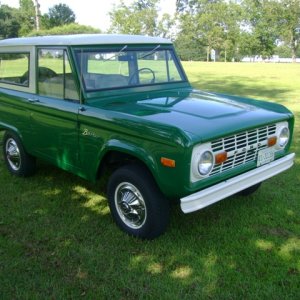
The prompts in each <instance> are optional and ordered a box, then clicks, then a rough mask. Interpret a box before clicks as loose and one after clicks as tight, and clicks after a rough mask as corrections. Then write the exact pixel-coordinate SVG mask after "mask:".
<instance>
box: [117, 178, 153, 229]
mask: <svg viewBox="0 0 300 300" xmlns="http://www.w3.org/2000/svg"><path fill="white" fill-rule="evenodd" d="M114 198H115V199H114V200H115V206H116V209H117V212H118V214H119V216H120V218H121V219H122V220H123V222H124V223H125V224H126V225H127V226H128V227H130V228H132V229H139V228H141V227H142V226H143V225H144V224H145V222H146V219H147V208H146V205H145V201H144V199H143V196H142V194H141V193H140V191H139V190H138V189H137V188H136V187H135V186H134V185H133V184H131V183H128V182H122V183H120V184H119V185H118V186H117V188H116V190H115V197H114Z"/></svg>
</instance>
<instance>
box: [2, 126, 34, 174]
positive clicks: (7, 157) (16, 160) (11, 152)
mask: <svg viewBox="0 0 300 300" xmlns="http://www.w3.org/2000/svg"><path fill="white" fill-rule="evenodd" d="M3 157H4V161H5V164H6V167H7V169H8V170H9V172H10V173H11V174H13V175H16V176H20V177H28V176H31V175H33V174H34V172H35V169H36V161H35V158H34V157H33V156H31V155H30V154H28V153H27V152H26V151H25V149H24V147H23V144H22V142H21V140H20V138H19V137H18V136H17V135H16V134H15V133H12V132H5V134H4V137H3Z"/></svg>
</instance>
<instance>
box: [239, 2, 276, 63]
mask: <svg viewBox="0 0 300 300" xmlns="http://www.w3.org/2000/svg"><path fill="white" fill-rule="evenodd" d="M242 7H243V9H244V28H245V30H244V34H243V36H244V37H247V38H244V39H243V41H244V42H246V44H245V43H241V45H240V49H241V52H242V53H243V54H245V55H250V56H255V55H261V56H262V57H270V56H272V55H273V54H274V51H275V48H276V40H277V39H278V38H279V32H278V27H277V22H278V19H277V16H278V2H277V1H276V0H268V1H265V0H243V1H242ZM249 45H251V46H250V47H249Z"/></svg>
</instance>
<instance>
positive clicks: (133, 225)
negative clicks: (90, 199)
mask: <svg viewBox="0 0 300 300" xmlns="http://www.w3.org/2000/svg"><path fill="white" fill-rule="evenodd" d="M107 194H108V201H109V207H110V210H111V214H112V216H113V219H114V221H115V222H116V223H117V225H118V226H119V227H120V228H121V229H122V230H123V231H125V232H126V233H128V234H129V235H132V236H135V237H139V238H143V239H153V238H156V237H158V236H159V235H161V234H162V233H164V232H165V230H166V227H167V225H168V222H169V214H170V208H169V202H168V200H167V199H166V198H165V197H164V196H163V195H162V194H161V192H160V191H159V189H158V187H157V185H156V183H155V182H154V180H153V178H152V176H151V174H150V173H149V172H148V170H147V169H145V168H144V167H142V166H140V165H128V166H124V167H121V168H119V169H117V170H116V171H115V172H114V173H113V174H112V176H111V178H110V179H109V182H108V193H107Z"/></svg>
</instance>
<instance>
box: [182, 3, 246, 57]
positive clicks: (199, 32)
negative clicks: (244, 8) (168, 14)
mask: <svg viewBox="0 0 300 300" xmlns="http://www.w3.org/2000/svg"><path fill="white" fill-rule="evenodd" d="M239 8H240V7H239V6H238V5H237V4H235V3H233V2H232V1H226V2H225V1H223V0H193V1H187V0H181V1H179V0H178V1H177V11H178V14H179V19H180V32H179V36H178V39H179V41H180V42H179V44H181V45H183V44H186V45H187V46H188V45H190V47H187V48H188V49H191V46H194V47H195V48H198V50H200V49H203V47H205V48H206V51H207V60H209V53H210V51H211V50H212V49H214V50H216V51H217V53H218V54H219V55H222V56H223V57H224V60H227V59H228V57H230V58H231V57H234V55H235V49H236V48H237V47H236V44H237V39H238V36H239V33H240V22H241V20H240V17H239V16H240V12H239ZM183 41H185V42H183ZM193 52H194V53H196V49H193ZM201 52H202V50H201Z"/></svg>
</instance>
